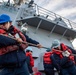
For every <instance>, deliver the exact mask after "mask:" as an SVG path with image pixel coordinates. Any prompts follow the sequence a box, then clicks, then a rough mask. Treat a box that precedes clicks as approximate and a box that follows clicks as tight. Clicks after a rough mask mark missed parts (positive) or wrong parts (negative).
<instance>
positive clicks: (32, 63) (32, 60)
mask: <svg viewBox="0 0 76 75" xmlns="http://www.w3.org/2000/svg"><path fill="white" fill-rule="evenodd" d="M26 56H29V57H30V61H29V62H30V66H31V67H33V66H34V59H33V57H32V55H31V53H30V52H26Z"/></svg>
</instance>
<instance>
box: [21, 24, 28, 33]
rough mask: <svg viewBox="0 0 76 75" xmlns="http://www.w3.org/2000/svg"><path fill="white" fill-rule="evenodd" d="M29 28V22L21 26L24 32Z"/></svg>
mask: <svg viewBox="0 0 76 75" xmlns="http://www.w3.org/2000/svg"><path fill="white" fill-rule="evenodd" d="M27 30H28V24H27V23H24V24H23V25H22V26H21V31H22V32H26V31H27Z"/></svg>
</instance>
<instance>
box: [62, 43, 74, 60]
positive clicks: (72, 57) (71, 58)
mask: <svg viewBox="0 0 76 75" xmlns="http://www.w3.org/2000/svg"><path fill="white" fill-rule="evenodd" d="M61 49H62V51H65V50H67V51H68V52H69V53H70V54H72V51H71V50H70V49H69V48H68V47H67V46H66V45H64V44H63V43H61ZM69 59H70V60H72V61H74V56H73V55H70V56H69Z"/></svg>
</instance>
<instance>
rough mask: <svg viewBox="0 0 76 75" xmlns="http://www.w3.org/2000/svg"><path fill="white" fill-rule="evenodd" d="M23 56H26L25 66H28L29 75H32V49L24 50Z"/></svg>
mask: <svg viewBox="0 0 76 75" xmlns="http://www.w3.org/2000/svg"><path fill="white" fill-rule="evenodd" d="M25 55H26V62H27V65H28V69H29V72H30V75H33V70H32V68H33V67H34V59H33V56H32V48H31V47H27V48H26V53H25Z"/></svg>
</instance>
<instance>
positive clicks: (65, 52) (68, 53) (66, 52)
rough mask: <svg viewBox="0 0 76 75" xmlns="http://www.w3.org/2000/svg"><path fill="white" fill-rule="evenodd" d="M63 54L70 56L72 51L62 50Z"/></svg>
mask: <svg viewBox="0 0 76 75" xmlns="http://www.w3.org/2000/svg"><path fill="white" fill-rule="evenodd" d="M62 55H63V56H64V57H69V56H70V52H68V51H67V50H66V51H63V52H62Z"/></svg>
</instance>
